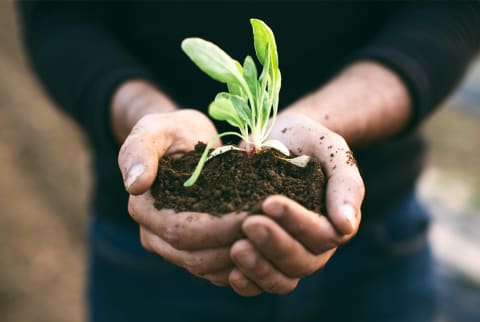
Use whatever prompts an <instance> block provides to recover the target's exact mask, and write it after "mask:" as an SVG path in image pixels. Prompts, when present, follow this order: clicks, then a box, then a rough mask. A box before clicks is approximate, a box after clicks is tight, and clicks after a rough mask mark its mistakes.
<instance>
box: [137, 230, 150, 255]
mask: <svg viewBox="0 0 480 322" xmlns="http://www.w3.org/2000/svg"><path fill="white" fill-rule="evenodd" d="M140 243H141V244H142V247H143V248H145V249H146V250H148V251H153V248H152V246H151V244H150V238H149V237H148V235H147V234H146V233H145V231H144V230H143V229H140Z"/></svg>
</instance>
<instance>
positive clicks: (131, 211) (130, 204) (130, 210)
mask: <svg viewBox="0 0 480 322" xmlns="http://www.w3.org/2000/svg"><path fill="white" fill-rule="evenodd" d="M128 213H129V214H130V217H132V219H133V220H135V221H136V220H137V212H136V209H135V203H134V202H132V200H129V201H128Z"/></svg>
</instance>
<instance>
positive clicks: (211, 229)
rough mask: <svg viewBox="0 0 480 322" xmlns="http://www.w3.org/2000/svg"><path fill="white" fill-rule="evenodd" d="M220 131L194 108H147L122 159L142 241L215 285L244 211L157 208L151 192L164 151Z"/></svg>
mask: <svg viewBox="0 0 480 322" xmlns="http://www.w3.org/2000/svg"><path fill="white" fill-rule="evenodd" d="M215 135H216V130H215V128H214V126H213V124H212V123H211V121H210V120H209V119H208V118H207V117H206V116H204V115H203V114H202V113H200V112H198V111H195V110H188V109H185V110H178V111H175V112H169V113H162V114H160V113H159V114H148V115H146V116H144V117H143V118H141V119H140V120H139V121H138V122H137V124H136V125H135V126H134V127H133V130H132V131H131V133H130V135H129V136H128V137H127V138H126V140H125V142H124V144H123V146H122V148H121V149H120V154H119V157H118V162H119V166H120V169H121V171H122V174H123V177H124V182H125V187H126V189H127V191H128V192H129V193H130V198H129V205H128V207H129V213H130V215H131V216H132V218H133V219H134V220H135V221H136V222H137V223H138V224H139V225H140V237H141V242H142V245H143V246H144V247H145V248H146V249H147V250H150V251H153V252H155V253H157V254H159V255H160V256H162V257H163V258H165V259H166V260H168V261H170V262H172V263H174V264H176V265H179V266H181V267H183V268H185V269H187V270H188V271H189V272H191V273H192V274H194V275H197V276H200V277H203V278H206V279H208V280H210V281H211V282H212V283H214V284H216V285H226V284H227V283H228V281H227V277H228V273H229V272H230V271H231V269H232V266H233V264H232V262H231V259H230V256H229V246H230V245H231V244H232V243H233V241H234V240H235V239H237V238H238V236H239V235H240V231H241V230H240V227H241V221H242V220H243V218H244V217H245V214H230V215H225V216H223V217H221V218H220V217H214V216H211V215H209V214H204V213H193V212H183V213H175V212H174V211H172V210H157V209H155V208H154V206H153V198H152V196H151V194H150V192H149V189H150V186H151V185H152V183H153V181H154V179H155V176H156V174H157V168H158V160H159V159H160V158H161V157H162V156H163V155H177V154H181V153H184V152H187V151H190V150H192V149H193V148H194V146H195V144H196V143H197V142H198V141H199V140H201V141H204V142H208V141H210V140H211V139H212V137H214V136H215Z"/></svg>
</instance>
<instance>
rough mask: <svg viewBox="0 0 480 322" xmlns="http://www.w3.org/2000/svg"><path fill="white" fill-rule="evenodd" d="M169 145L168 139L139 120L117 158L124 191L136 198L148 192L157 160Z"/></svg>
mask: <svg viewBox="0 0 480 322" xmlns="http://www.w3.org/2000/svg"><path fill="white" fill-rule="evenodd" d="M171 144H172V139H171V138H170V136H169V135H167V134H166V133H164V132H162V131H161V128H160V129H159V128H158V125H153V124H152V121H151V120H150V119H148V118H144V119H142V120H140V121H139V122H138V123H137V124H136V125H135V127H134V128H133V130H132V132H131V133H130V135H129V136H128V137H127V139H126V140H125V142H124V143H123V145H122V147H121V148H120V152H119V155H118V165H119V167H120V171H121V172H122V175H123V181H124V184H125V188H126V189H127V191H128V192H129V193H130V194H134V195H138V194H141V193H143V192H145V191H146V190H148V189H149V188H150V186H151V185H152V183H153V181H154V180H155V176H156V174H157V169H158V160H159V159H160V158H161V157H162V156H163V154H164V153H165V151H167V149H168V148H169V146H170V145H171Z"/></svg>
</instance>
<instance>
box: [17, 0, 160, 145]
mask: <svg viewBox="0 0 480 322" xmlns="http://www.w3.org/2000/svg"><path fill="white" fill-rule="evenodd" d="M103 5H104V4H101V2H94V1H76V2H70V1H63V2H62V1H57V2H54V1H19V2H18V3H17V7H18V11H19V13H20V19H21V23H22V30H23V38H24V42H25V47H26V50H27V54H28V55H29V57H30V61H31V64H32V66H33V68H34V70H35V71H36V73H37V74H38V76H39V77H40V79H41V81H42V83H43V85H44V86H45V88H46V89H47V91H48V93H49V94H50V96H51V97H53V99H54V100H55V101H56V102H57V103H58V105H59V107H60V108H62V109H63V110H65V112H66V113H68V114H69V115H70V116H71V117H73V118H74V119H75V120H76V121H77V122H78V123H79V124H80V125H81V126H82V127H83V128H84V129H85V130H86V132H87V134H88V136H89V138H90V141H91V142H92V144H93V145H94V147H96V148H100V149H101V148H102V147H103V148H104V147H105V145H109V146H112V145H113V143H114V140H113V138H112V133H111V128H110V126H108V125H109V124H110V123H109V105H110V100H111V96H112V94H113V92H114V90H115V89H116V87H117V86H118V85H119V84H120V83H121V82H123V81H125V80H127V79H130V78H144V79H151V78H152V76H151V75H150V74H149V73H148V71H147V70H146V69H145V68H143V67H142V66H141V64H139V63H138V62H137V61H136V60H135V59H134V58H133V57H132V56H131V55H130V54H129V53H128V51H126V50H124V48H122V45H121V43H120V42H119V41H117V39H116V38H115V36H114V35H115V33H114V32H112V29H111V26H109V20H108V15H107V14H108V12H107V11H105V10H104V8H102V6H103Z"/></svg>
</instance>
